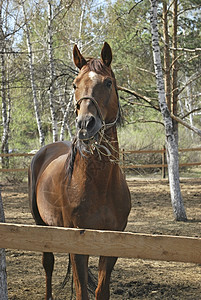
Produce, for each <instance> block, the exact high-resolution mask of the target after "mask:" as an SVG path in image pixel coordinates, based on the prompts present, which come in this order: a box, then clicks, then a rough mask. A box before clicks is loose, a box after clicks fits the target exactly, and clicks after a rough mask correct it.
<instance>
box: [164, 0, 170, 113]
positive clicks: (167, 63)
mask: <svg viewBox="0 0 201 300" xmlns="http://www.w3.org/2000/svg"><path fill="white" fill-rule="evenodd" d="M167 14H168V10H167V1H166V0H164V1H163V38H164V43H165V45H164V78H165V97H166V103H167V106H168V109H169V111H170V112H171V77H170V52H169V51H170V50H169V34H168V16H167Z"/></svg>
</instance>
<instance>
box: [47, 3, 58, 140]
mask: <svg viewBox="0 0 201 300" xmlns="http://www.w3.org/2000/svg"><path fill="white" fill-rule="evenodd" d="M52 44H53V40H52V4H51V0H49V1H48V54H49V66H50V72H49V73H50V84H49V90H48V93H49V102H50V112H51V119H52V135H53V142H56V141H57V140H58V129H57V118H56V112H55V105H54V89H55V88H54V85H55V82H54V81H55V68H54V60H53V48H52Z"/></svg>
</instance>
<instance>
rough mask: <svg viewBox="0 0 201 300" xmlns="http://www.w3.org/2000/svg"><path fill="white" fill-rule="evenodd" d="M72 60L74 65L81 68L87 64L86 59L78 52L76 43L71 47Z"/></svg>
mask: <svg viewBox="0 0 201 300" xmlns="http://www.w3.org/2000/svg"><path fill="white" fill-rule="evenodd" d="M73 60H74V64H75V65H76V67H78V68H79V69H82V67H83V66H84V65H86V64H87V61H86V59H85V58H84V57H83V56H82V54H81V53H80V50H79V49H78V47H77V45H75V46H74V48H73Z"/></svg>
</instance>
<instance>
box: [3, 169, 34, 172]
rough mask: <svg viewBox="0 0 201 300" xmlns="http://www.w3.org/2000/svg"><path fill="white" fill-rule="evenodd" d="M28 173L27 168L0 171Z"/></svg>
mask: <svg viewBox="0 0 201 300" xmlns="http://www.w3.org/2000/svg"><path fill="white" fill-rule="evenodd" d="M25 171H26V172H28V168H23V169H0V172H25Z"/></svg>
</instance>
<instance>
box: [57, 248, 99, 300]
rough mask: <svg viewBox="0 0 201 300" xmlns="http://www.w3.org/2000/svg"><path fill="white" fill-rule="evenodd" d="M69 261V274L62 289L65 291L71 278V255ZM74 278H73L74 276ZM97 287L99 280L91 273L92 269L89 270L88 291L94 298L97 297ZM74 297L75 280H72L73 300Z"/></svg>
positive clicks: (67, 273)
mask: <svg viewBox="0 0 201 300" xmlns="http://www.w3.org/2000/svg"><path fill="white" fill-rule="evenodd" d="M68 257H69V260H68V267H67V272H66V276H65V278H64V280H63V282H62V284H61V289H63V288H64V287H65V286H66V284H67V282H68V281H69V280H70V277H71V259H70V254H69V256H68ZM72 277H73V276H72ZM96 287H97V279H96V277H95V276H94V274H93V273H92V272H91V270H90V269H88V291H89V292H90V293H91V294H92V295H93V296H94V295H95V290H96ZM72 295H73V278H72V280H71V299H72Z"/></svg>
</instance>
